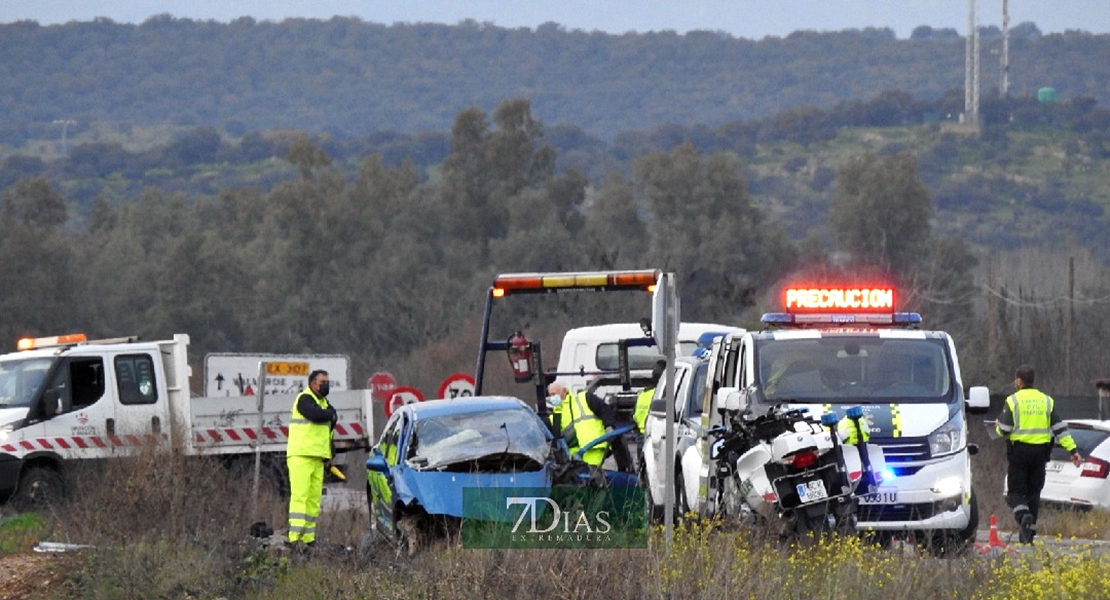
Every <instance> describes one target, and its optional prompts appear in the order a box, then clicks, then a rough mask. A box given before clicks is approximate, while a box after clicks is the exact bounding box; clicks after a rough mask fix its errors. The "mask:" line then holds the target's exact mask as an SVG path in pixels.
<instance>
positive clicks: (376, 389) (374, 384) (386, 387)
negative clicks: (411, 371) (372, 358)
mask: <svg viewBox="0 0 1110 600" xmlns="http://www.w3.org/2000/svg"><path fill="white" fill-rule="evenodd" d="M366 389H368V390H370V397H371V398H373V399H374V400H375V401H377V402H385V401H386V400H388V399H389V398H390V396H392V395H393V390H395V389H397V380H396V379H394V378H393V375H392V374H390V373H384V372H381V371H379V372H377V373H374V374H373V375H371V376H370V379H367V380H366Z"/></svg>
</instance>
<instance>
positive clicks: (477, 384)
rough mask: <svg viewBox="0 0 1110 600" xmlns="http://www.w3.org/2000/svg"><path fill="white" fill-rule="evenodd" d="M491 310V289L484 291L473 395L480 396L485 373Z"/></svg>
mask: <svg viewBox="0 0 1110 600" xmlns="http://www.w3.org/2000/svg"><path fill="white" fill-rule="evenodd" d="M492 310H493V288H492V287H491V288H489V290H487V291H486V310H485V312H483V313H482V342H481V344H480V345H479V346H478V364H477V365H475V367H474V395H475V396H481V395H482V383H484V381H483V380H484V379H485V371H486V346H488V345H489V319H490V312H491V311H492Z"/></svg>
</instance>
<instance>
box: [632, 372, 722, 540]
mask: <svg viewBox="0 0 1110 600" xmlns="http://www.w3.org/2000/svg"><path fill="white" fill-rule="evenodd" d="M707 366H708V363H707V362H706V361H704V360H701V359H697V358H694V357H690V356H681V357H678V358H676V359H675V388H674V389H675V413H676V414H675V417H676V418H675V419H674V422H675V424H674V433H675V444H674V452H675V461H674V486H675V495H674V502H675V503H674V507H675V513H676V516H680V515H682V514H685V513H686V512H687V511H698V510H700V509H701V505H700V498H699V494H698V487H699V485H700V477H701V467H702V457H701V441H702V437H703V436H704V428H703V427H702V420H701V417H702V391H703V390H705V378H706V367H707ZM666 378H667V375H666V374H664V375H663V377H662V378H661V379H660V380H659V384H658V386H657V387H656V388H655V397H654V398H653V399H652V402H651V412H650V413H648V417H647V421H646V423H645V424H644V429H645V432H644V442H643V448H642V450H643V465H644V470H643V476H644V478H645V479H646V482H645V483H646V486H645V487H646V488H647V490H648V504H649V508H650V509H651V515H652V518H653V519H655V520H661V519H662V518H663V514H664V508H665V506H666V504H665V503H666V500H665V494H666V489H667V487H666V486H667V484H666V481H667V475H666V469H665V465H666V455H665V454H664V452H665V450H666V436H665V432H666V427H667V411H666V405H667V399H666V395H665V394H664V390H665V389H666V385H667V379H666Z"/></svg>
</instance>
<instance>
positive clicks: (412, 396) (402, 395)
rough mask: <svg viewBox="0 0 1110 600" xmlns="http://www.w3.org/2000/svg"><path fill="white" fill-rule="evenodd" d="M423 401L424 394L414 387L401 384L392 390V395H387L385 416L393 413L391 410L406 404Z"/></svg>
mask: <svg viewBox="0 0 1110 600" xmlns="http://www.w3.org/2000/svg"><path fill="white" fill-rule="evenodd" d="M423 401H424V394H423V393H422V392H421V391H420V390H418V389H416V388H414V387H408V386H401V387H399V388H396V389H394V390H393V395H392V396H390V397H389V402H388V403H387V404H386V405H385V416H386V417H389V416H392V415H393V411H395V410H397V409H398V408H401V407H402V406H404V405H406V404H415V403H417V402H423Z"/></svg>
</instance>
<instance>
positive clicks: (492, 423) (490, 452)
mask: <svg viewBox="0 0 1110 600" xmlns="http://www.w3.org/2000/svg"><path fill="white" fill-rule="evenodd" d="M408 454H409V459H408V462H409V464H411V465H413V466H414V467H417V468H425V469H434V468H437V467H440V466H444V465H449V464H452V463H458V462H463V461H472V460H478V459H482V458H490V457H492V458H496V457H498V456H504V457H510V456H512V457H517V456H523V457H526V458H529V459H532V460H534V461H535V462H536V463H537V467H538V465H542V464H543V463H544V461H545V460H546V459H547V455H548V442H547V436H546V429H545V428H544V426H543V422H542V421H540V419H539V417H537V416H536V414H535V413H534V412H532V411H531V410H530V409H528V408H526V407H523V406H522V407H520V408H519V409H517V408H513V409H506V410H491V411H485V412H474V413H466V414H457V415H446V416H442V417H433V418H428V419H420V420H419V421H417V422H416V429H415V431H414V432H413V436H412V439H411V441H410V446H409V453H408Z"/></svg>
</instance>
